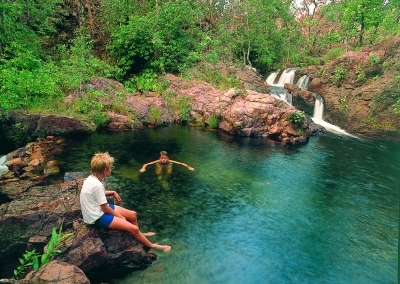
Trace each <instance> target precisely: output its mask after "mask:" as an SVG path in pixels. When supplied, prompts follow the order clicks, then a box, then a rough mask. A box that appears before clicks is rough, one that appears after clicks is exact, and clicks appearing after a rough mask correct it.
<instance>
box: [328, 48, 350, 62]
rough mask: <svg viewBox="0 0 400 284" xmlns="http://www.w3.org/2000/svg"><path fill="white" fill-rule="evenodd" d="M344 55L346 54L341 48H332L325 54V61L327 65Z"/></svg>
mask: <svg viewBox="0 0 400 284" xmlns="http://www.w3.org/2000/svg"><path fill="white" fill-rule="evenodd" d="M344 53H345V52H344V50H343V49H341V48H332V49H330V50H329V51H328V52H327V53H326V54H325V56H324V59H325V61H326V63H329V62H331V61H332V60H334V59H336V58H338V57H339V56H341V55H343V54H344Z"/></svg>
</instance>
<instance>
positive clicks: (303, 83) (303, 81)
mask: <svg viewBox="0 0 400 284" xmlns="http://www.w3.org/2000/svg"><path fill="white" fill-rule="evenodd" d="M309 83H310V76H308V75H304V76H302V77H301V78H300V79H299V81H297V83H296V86H297V87H299V88H300V89H302V90H307V89H308V84H309Z"/></svg>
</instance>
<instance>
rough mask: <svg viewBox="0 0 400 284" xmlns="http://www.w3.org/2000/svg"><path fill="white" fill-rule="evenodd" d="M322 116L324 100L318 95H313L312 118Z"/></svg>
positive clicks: (320, 117)
mask: <svg viewBox="0 0 400 284" xmlns="http://www.w3.org/2000/svg"><path fill="white" fill-rule="evenodd" d="M323 116H324V101H323V100H322V98H321V97H320V96H318V95H315V105H314V113H313V117H312V119H313V120H314V119H316V120H322V118H323Z"/></svg>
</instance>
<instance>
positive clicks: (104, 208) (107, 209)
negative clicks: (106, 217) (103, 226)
mask: <svg viewBox="0 0 400 284" xmlns="http://www.w3.org/2000/svg"><path fill="white" fill-rule="evenodd" d="M100 208H101V210H102V211H103V212H104V213H108V214H110V215H113V216H115V217H118V218H122V219H124V220H126V218H125V217H124V216H122V215H121V214H119V213H118V212H117V211H115V210H113V209H112V208H111V207H110V206H108V204H107V203H104V204H102V205H100Z"/></svg>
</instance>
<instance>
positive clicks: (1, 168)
mask: <svg viewBox="0 0 400 284" xmlns="http://www.w3.org/2000/svg"><path fill="white" fill-rule="evenodd" d="M6 162H7V156H6V155H4V156H2V157H0V175H2V174H4V173H6V172H8V167H7V166H6Z"/></svg>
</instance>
